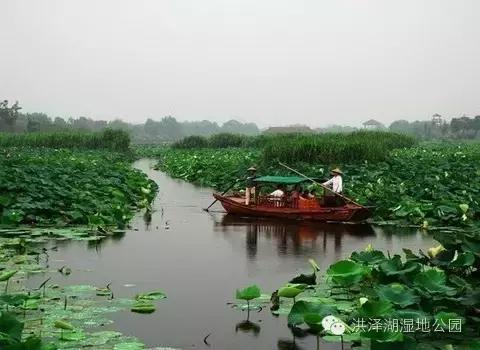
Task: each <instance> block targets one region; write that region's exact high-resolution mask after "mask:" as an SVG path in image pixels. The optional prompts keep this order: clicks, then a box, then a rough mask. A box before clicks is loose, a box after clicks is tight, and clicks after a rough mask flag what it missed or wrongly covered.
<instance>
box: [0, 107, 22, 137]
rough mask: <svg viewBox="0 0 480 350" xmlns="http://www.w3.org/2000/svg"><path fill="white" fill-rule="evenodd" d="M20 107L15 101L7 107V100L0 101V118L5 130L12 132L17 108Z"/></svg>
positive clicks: (17, 113)
mask: <svg viewBox="0 0 480 350" xmlns="http://www.w3.org/2000/svg"><path fill="white" fill-rule="evenodd" d="M20 109H22V107H20V106H19V105H18V101H16V102H15V103H14V104H13V105H12V106H11V107H8V100H4V101H3V102H0V120H1V121H2V124H3V126H4V130H5V131H9V132H13V131H14V128H15V122H16V121H17V119H18V116H19V112H18V111H19V110H20Z"/></svg>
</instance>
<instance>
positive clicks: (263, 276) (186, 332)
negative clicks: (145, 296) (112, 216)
mask: <svg viewBox="0 0 480 350" xmlns="http://www.w3.org/2000/svg"><path fill="white" fill-rule="evenodd" d="M153 165H154V161H153V160H148V159H143V160H139V161H137V162H136V163H135V164H134V166H135V167H137V168H138V169H141V170H142V171H144V172H145V173H147V174H148V176H149V177H150V178H152V179H153V180H154V181H155V182H157V183H158V185H159V194H158V196H157V199H156V201H155V203H154V210H155V211H154V212H153V214H152V217H151V218H146V217H144V216H143V215H142V214H139V215H137V216H136V217H135V219H134V220H133V222H132V230H129V231H128V232H127V233H126V234H125V235H123V236H122V237H117V238H115V239H108V240H105V241H103V242H101V243H100V244H92V243H90V244H88V243H85V242H78V241H77V242H72V241H70V242H57V243H55V244H56V245H57V246H58V251H57V252H52V253H51V254H50V264H51V267H52V268H54V267H60V266H63V265H68V266H70V267H71V268H72V274H71V275H69V276H63V275H61V274H59V273H56V274H52V281H51V282H53V283H59V284H93V285H97V286H105V285H106V284H107V283H109V282H112V284H111V289H112V290H113V291H114V294H115V296H117V297H132V296H134V295H135V294H136V293H138V292H145V291H150V290H155V289H161V290H163V291H165V292H166V294H167V296H168V298H167V299H164V300H161V301H159V302H157V303H156V304H157V311H156V312H155V313H153V314H149V315H141V314H134V313H131V312H129V311H125V312H119V313H116V314H112V315H111V317H110V318H112V319H113V320H114V321H115V323H114V324H113V326H108V328H109V329H117V330H119V331H121V332H123V333H124V334H127V335H134V336H137V337H138V338H139V339H140V340H141V341H143V342H145V343H146V344H147V345H148V346H152V347H153V346H165V347H167V346H168V347H172V348H182V349H191V348H193V349H229V350H236V349H239V350H240V349H242V350H243V349H316V348H317V346H316V339H315V338H314V337H312V336H306V337H295V338H294V336H293V335H292V333H291V331H290V330H289V329H288V327H287V322H286V317H283V316H280V317H278V318H276V317H274V316H272V315H271V314H270V312H269V310H268V308H265V309H264V310H262V311H261V312H259V313H255V312H254V313H251V315H250V321H251V322H252V323H250V324H247V325H246V327H245V323H243V326H244V327H241V325H242V323H241V322H242V321H243V320H244V319H245V317H246V314H245V313H242V312H240V311H237V310H233V309H231V308H230V307H229V306H228V305H227V302H231V301H234V300H233V296H234V292H235V289H236V288H240V287H245V286H247V285H249V284H253V283H256V284H258V285H259V286H260V287H261V288H262V290H263V291H265V292H268V293H270V292H272V291H273V290H275V289H277V288H278V287H280V286H281V285H283V284H284V283H285V282H287V281H288V280H290V279H291V278H292V277H294V276H295V275H296V274H298V273H299V272H308V271H309V269H310V268H309V265H308V262H307V260H308V258H314V259H315V260H316V261H317V262H318V264H319V265H320V267H321V268H322V269H326V268H327V267H328V266H329V265H330V264H331V263H333V262H334V261H336V260H338V259H342V258H346V257H348V256H349V255H350V253H351V252H352V251H354V250H359V249H364V248H365V246H366V245H367V244H369V243H372V244H373V246H374V247H375V248H376V249H380V250H384V251H387V250H388V251H390V252H391V253H395V252H401V249H402V248H403V247H405V248H410V249H412V250H414V251H417V250H418V249H419V248H428V247H430V246H432V244H433V240H432V239H431V238H430V237H428V236H426V235H424V234H421V233H418V232H415V231H411V232H402V233H401V234H398V232H399V231H398V229H390V230H388V231H387V230H386V229H383V230H381V229H378V228H372V227H370V226H358V225H357V226H354V225H331V224H330V225H326V224H314V223H305V222H304V223H302V222H281V221H279V220H259V219H241V218H235V217H231V216H228V215H225V214H223V213H219V212H214V213H206V212H204V211H203V210H202V209H201V208H204V207H206V206H208V205H209V204H210V203H211V201H212V197H211V190H210V189H208V188H199V187H195V186H193V185H191V184H188V183H185V182H182V181H177V180H174V179H171V178H169V177H168V176H166V175H165V174H163V173H161V172H158V171H155V170H152V169H151V166H153ZM212 210H215V211H220V210H221V207H220V206H214V207H212ZM394 232H395V234H394ZM35 278H36V279H37V280H38V281H40V280H43V279H44V278H45V276H37V277H35ZM34 282H36V281H34ZM32 283H33V282H32ZM132 285H133V286H132ZM238 326H240V327H241V328H240V329H239V327H238ZM105 328H107V327H105ZM242 328H243V330H242ZM244 328H247V329H244ZM208 334H210V336H208V338H207V340H206V341H207V343H209V344H210V345H209V346H207V345H206V344H205V343H204V338H205V337H206V336H207V335H208ZM321 348H322V349H340V345H339V344H321Z"/></svg>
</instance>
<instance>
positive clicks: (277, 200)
mask: <svg viewBox="0 0 480 350" xmlns="http://www.w3.org/2000/svg"><path fill="white" fill-rule="evenodd" d="M269 197H270V200H271V201H272V202H273V205H274V206H275V207H282V206H283V198H284V197H285V192H284V191H283V189H282V186H281V185H278V186H277V189H276V190H275V191H273V192H272V193H270V194H269Z"/></svg>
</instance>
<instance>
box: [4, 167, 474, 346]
mask: <svg viewBox="0 0 480 350" xmlns="http://www.w3.org/2000/svg"><path fill="white" fill-rule="evenodd" d="M155 164H156V161H155V160H146V159H144V160H140V161H137V162H136V163H135V164H134V168H136V169H138V170H141V171H142V172H143V173H145V174H147V175H148V177H149V178H150V179H152V180H154V182H155V183H157V184H158V185H159V187H158V195H157V197H156V200H155V201H154V202H153V204H151V206H150V205H148V206H147V207H148V208H149V209H150V210H148V211H146V212H145V211H142V212H138V213H137V214H136V215H134V216H133V219H132V220H131V221H130V225H129V226H126V227H125V228H124V229H122V230H119V229H113V228H108V227H106V226H105V227H106V228H104V226H103V225H89V226H84V227H78V226H77V227H76V228H75V229H72V228H69V227H65V228H56V229H50V228H42V227H37V228H31V227H28V228H26V227H21V228H16V229H13V228H8V229H5V230H3V231H2V237H3V238H1V239H0V244H1V245H2V261H1V264H2V265H1V266H2V268H3V269H2V274H1V276H0V280H3V282H0V288H2V289H4V290H5V288H6V293H3V294H2V297H1V300H2V304H3V306H2V310H3V312H2V317H3V315H5V318H4V319H1V320H0V325H7V326H8V327H7V329H8V331H7V332H6V333H7V334H8V337H10V338H8V337H7V338H6V339H10V341H11V345H9V346H10V348H11V349H40V345H39V344H38V337H41V339H42V340H43V345H42V346H43V347H44V348H45V349H53V348H55V347H57V348H60V349H63V348H64V349H69V348H75V349H78V348H94V349H142V348H152V347H155V348H159V349H164V348H170V349H188V348H199V349H246V348H247V349H317V348H322V349H340V348H341V347H342V344H341V343H340V342H339V340H341V339H340V338H339V337H335V336H332V335H331V334H328V333H327V332H325V330H324V329H322V326H321V322H320V320H319V318H320V317H322V316H324V315H326V314H327V313H328V314H333V315H335V316H336V317H338V318H339V319H340V320H341V321H342V322H344V323H345V324H346V325H347V326H348V328H347V332H346V333H345V334H344V336H343V340H344V343H345V344H343V346H344V347H345V348H348V347H350V346H351V345H352V344H353V345H354V346H357V348H362V349H368V348H382V344H386V345H387V346H389V347H390V348H392V346H396V347H395V348H399V349H400V348H401V346H403V347H405V348H422V349H447V347H445V346H448V345H450V344H457V343H462V342H463V345H462V346H464V348H468V347H465V346H471V347H470V348H473V346H474V343H473V341H474V340H475V339H476V338H477V337H478V327H476V324H477V323H476V322H477V318H476V317H477V316H476V314H475V312H476V311H475V309H476V308H477V305H478V304H479V299H478V296H477V293H476V292H475V290H476V289H477V285H476V282H475V281H476V279H477V277H476V271H477V268H476V265H477V256H478V254H480V249H477V248H478V246H480V243H478V242H477V236H476V235H475V234H474V233H473V231H468V230H464V229H462V231H452V230H450V231H447V230H438V231H436V232H435V237H432V236H431V235H430V234H428V232H427V231H418V230H416V229H398V228H394V227H389V226H386V227H377V226H375V227H372V226H368V225H366V226H363V225H362V226H351V225H328V224H314V223H299V222H279V221H269V220H250V219H239V218H236V217H231V216H228V215H225V214H223V213H219V212H214V213H210V214H208V213H205V212H203V211H202V210H201V208H202V207H205V206H206V205H208V204H209V202H210V201H211V189H210V188H208V187H197V186H195V185H192V184H189V183H186V182H184V181H180V180H175V179H172V178H170V177H169V176H167V175H166V174H164V173H162V172H159V171H156V170H154V169H152V167H153V166H154V165H155ZM150 186H151V187H150V188H154V187H153V186H155V185H153V184H151V185H150ZM141 187H144V188H146V187H145V186H141ZM155 188H156V186H155ZM143 192H148V191H141V190H140V191H139V197H138V198H139V200H140V201H142V200H143V199H142V198H143V197H142V195H141V194H140V193H143ZM150 193H151V192H149V193H148V194H149V195H150ZM144 195H146V193H144ZM147 202H148V199H147ZM138 207H141V206H137V208H138ZM132 208H133V207H132ZM217 209H219V208H218V207H217ZM453 234H454V235H455V237H457V238H458V239H452V235H453ZM435 239H436V240H438V241H439V242H441V243H442V244H443V246H444V248H441V247H440V248H437V249H433V250H432V249H430V250H428V249H429V248H430V247H432V246H436V245H438V243H437V241H436V240H435ZM419 249H422V251H423V252H425V254H422V253H419V252H418V250H419ZM352 252H356V253H353V254H352ZM427 252H428V253H427ZM396 254H399V255H401V257H400V256H397V255H396ZM309 259H313V260H312V261H311V262H310V264H309ZM10 274H12V275H11V276H9V275H10ZM2 276H3V277H2ZM7 281H8V286H7ZM253 285H258V289H257V287H253V288H252V286H253ZM249 286H250V288H248V287H249ZM236 291H237V292H236ZM275 291H276V293H274V292H275ZM272 293H274V294H273V297H272ZM247 301H248V302H247ZM247 305H248V306H247ZM7 308H8V310H9V313H12V314H13V315H14V316H15V319H12V318H9V316H7V313H5V310H6V309H7ZM360 317H364V318H368V319H380V320H389V319H393V318H397V319H402V320H405V319H410V318H411V319H426V320H428V321H429V322H430V323H431V325H434V324H435V326H436V327H440V328H442V326H441V324H443V325H444V326H443V327H446V326H445V325H448V323H449V322H452V320H460V324H461V327H463V328H462V331H463V333H461V334H460V335H459V334H458V333H449V332H443V334H442V335H440V336H438V334H437V333H433V332H431V333H428V334H427V332H424V333H419V332H416V333H414V334H415V336H413V335H412V334H404V335H399V334H398V332H395V331H394V330H393V331H392V332H375V333H374V334H373V333H368V332H367V331H366V330H359V329H357V328H358V327H357V328H355V326H356V323H355V322H354V320H357V319H359V318H360ZM449 320H450V321H449ZM442 322H443V323H442ZM21 323H23V324H24V325H23V327H24V329H23V341H24V342H25V341H26V339H27V336H29V335H36V336H37V338H30V340H28V341H29V342H30V344H29V345H28V346H30V347H25V346H26V345H25V344H23V345H20V344H18V342H17V343H15V342H16V341H15V339H18V337H19V334H20V333H22V329H21ZM439 324H440V326H438V325H439ZM2 331H4V329H2ZM372 334H373V335H372ZM374 336H378V337H382V338H381V339H376V338H374ZM400 337H403V338H402V339H400ZM2 339H3V338H2ZM372 339H373V340H372ZM400 340H402V341H403V343H402V344H401V345H400V343H398V341H400ZM0 341H3V340H0ZM393 341H397V343H394V344H395V345H392V342H393ZM34 342H37V343H36V345H35V346H36V347H34V345H33V343H34ZM352 342H353V343H352ZM382 342H386V343H382ZM3 344H7V343H6V342H5V341H4V343H3ZM49 344H51V345H49ZM372 344H373V345H372ZM405 344H409V345H408V346H410V347H406V346H407V345H405ZM412 344H413V345H412ZM419 344H421V345H419ZM2 346H4V345H2ZM20 346H23V347H20ZM420 346H421V347H420ZM452 346H455V347H454V348H460V347H459V346H460V345H458V346H457V345H452ZM4 348H7V347H6V345H5V346H4ZM450 348H452V347H450Z"/></svg>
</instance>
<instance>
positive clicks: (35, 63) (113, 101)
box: [0, 0, 480, 126]
mask: <svg viewBox="0 0 480 350" xmlns="http://www.w3.org/2000/svg"><path fill="white" fill-rule="evenodd" d="M479 14H480V1H477V0H471V1H466V0H465V1H463V0H446V1H443V0H428V1H423V0H398V1H385V0H379V1H366V0H365V1H361V0H349V1H347V0H345V1H344V0H330V1H324V0H288V1H287V0H236V1H233V0H151V1H146V0H145V1H141V0H132V1H122V0H58V1H54V0H0V44H1V46H0V47H1V51H0V98H2V99H4V98H7V99H9V100H19V102H20V104H21V105H22V106H23V108H24V111H26V112H32V111H42V112H46V113H47V114H49V115H51V116H57V115H58V116H64V117H69V116H80V115H84V116H88V117H92V118H95V119H100V118H101V119H108V120H111V119H114V118H122V119H124V120H127V121H130V122H143V121H145V119H146V118H148V117H152V118H154V119H160V118H161V117H162V116H165V115H172V116H174V117H176V118H177V119H179V120H200V119H209V120H213V121H217V122H223V121H226V120H228V119H231V118H237V119H239V120H242V121H253V122H256V123H258V124H259V125H260V126H268V125H286V124H292V123H302V124H308V125H311V126H325V125H328V124H334V123H337V124H345V125H360V123H361V122H362V121H365V120H366V119H369V118H375V119H377V120H380V121H382V122H385V123H390V122H391V121H393V120H396V119H407V120H416V119H427V118H430V116H431V115H432V114H434V113H440V114H442V115H443V116H445V117H449V118H450V117H453V116H459V115H461V114H463V113H466V114H467V115H476V114H480V89H479V86H480V21H479V19H478V16H479Z"/></svg>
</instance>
